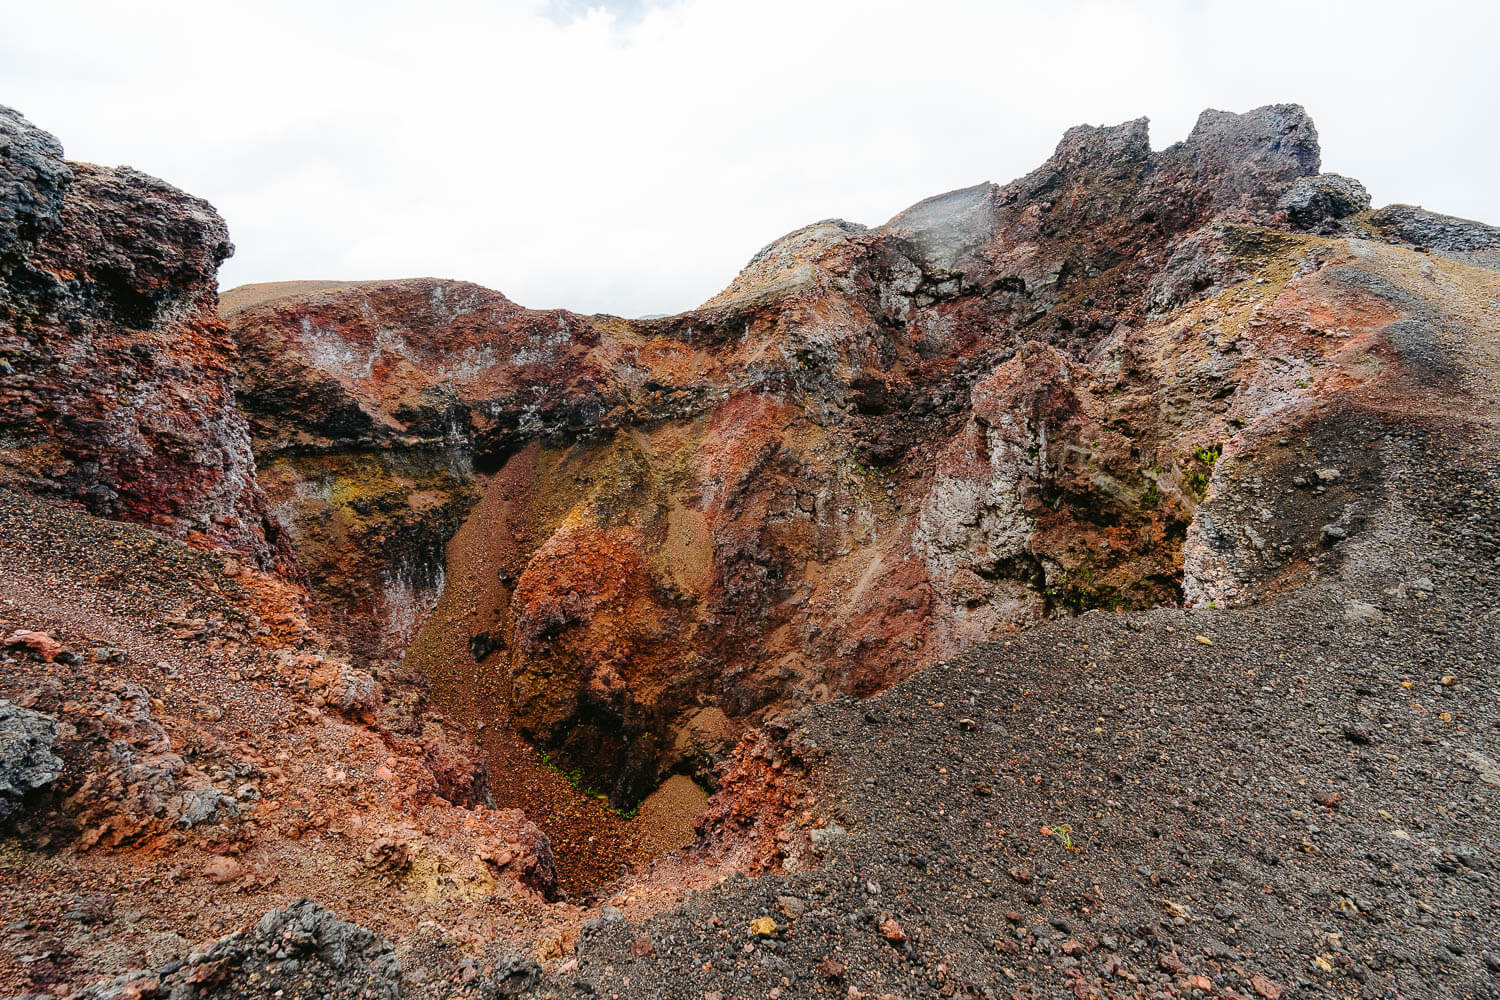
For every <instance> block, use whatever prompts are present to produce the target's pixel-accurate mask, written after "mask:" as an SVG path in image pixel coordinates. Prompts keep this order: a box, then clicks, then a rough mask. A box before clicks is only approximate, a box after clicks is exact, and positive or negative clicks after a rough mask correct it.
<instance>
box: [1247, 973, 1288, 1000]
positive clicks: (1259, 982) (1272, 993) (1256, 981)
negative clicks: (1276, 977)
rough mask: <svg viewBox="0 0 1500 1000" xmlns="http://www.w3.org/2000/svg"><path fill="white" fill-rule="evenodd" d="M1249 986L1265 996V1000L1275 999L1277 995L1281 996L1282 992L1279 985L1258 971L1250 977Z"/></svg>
mask: <svg viewBox="0 0 1500 1000" xmlns="http://www.w3.org/2000/svg"><path fill="white" fill-rule="evenodd" d="M1250 988H1251V989H1253V990H1255V992H1256V993H1259V994H1260V995H1261V996H1263V997H1265V998H1266V1000H1277V997H1279V996H1281V994H1282V992H1283V990H1282V988H1281V987H1280V986H1278V985H1276V983H1274V982H1273V981H1271V980H1270V979H1267V978H1266V977H1265V976H1264V975H1262V974H1261V973H1259V972H1257V973H1255V975H1253V976H1251V977H1250Z"/></svg>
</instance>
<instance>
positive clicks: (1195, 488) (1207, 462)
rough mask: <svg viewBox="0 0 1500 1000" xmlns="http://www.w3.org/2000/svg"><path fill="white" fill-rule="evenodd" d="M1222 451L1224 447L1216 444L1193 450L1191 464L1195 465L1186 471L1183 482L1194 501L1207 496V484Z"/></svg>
mask: <svg viewBox="0 0 1500 1000" xmlns="http://www.w3.org/2000/svg"><path fill="white" fill-rule="evenodd" d="M1223 451H1224V446H1223V445H1218V444H1212V445H1209V446H1208V447H1206V448H1195V449H1193V462H1194V463H1196V467H1195V468H1192V469H1190V470H1188V473H1187V476H1186V477H1185V482H1186V485H1187V488H1188V491H1189V492H1190V493H1192V494H1193V496H1194V497H1195V498H1196V499H1198V500H1202V499H1203V498H1204V497H1206V496H1207V495H1208V482H1209V480H1210V479H1212V478H1213V474H1214V464H1215V463H1217V462H1218V461H1219V456H1220V455H1221V454H1223Z"/></svg>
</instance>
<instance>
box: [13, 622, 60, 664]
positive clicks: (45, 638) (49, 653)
mask: <svg viewBox="0 0 1500 1000" xmlns="http://www.w3.org/2000/svg"><path fill="white" fill-rule="evenodd" d="M5 648H6V649H24V650H27V651H29V652H30V653H31V654H32V655H34V656H35V657H36V658H37V659H39V660H41V661H42V662H43V663H51V662H52V661H53V660H55V659H57V655H58V654H59V653H61V652H62V651H63V645H62V643H60V642H58V641H57V640H56V639H54V638H52V637H51V636H50V635H48V634H47V633H45V632H33V631H30V630H28V629H17V630H16V631H14V632H12V633H11V634H10V635H8V636H6V637H5Z"/></svg>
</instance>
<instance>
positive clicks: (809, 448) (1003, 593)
mask: <svg viewBox="0 0 1500 1000" xmlns="http://www.w3.org/2000/svg"><path fill="white" fill-rule="evenodd" d="M1318 169H1319V151H1318V144H1317V136H1316V132H1315V130H1314V129H1313V126H1312V123H1311V122H1310V121H1309V120H1308V119H1307V117H1306V115H1305V114H1304V113H1303V112H1302V110H1301V109H1300V108H1298V107H1295V106H1274V107H1267V108H1262V109H1258V110H1256V111H1252V112H1249V113H1248V114H1244V115H1234V114H1227V113H1223V112H1205V113H1204V115H1203V116H1202V117H1201V118H1200V120H1199V122H1198V124H1197V126H1196V127H1195V128H1194V130H1193V132H1192V134H1191V135H1190V136H1189V137H1188V138H1187V140H1186V141H1184V142H1182V143H1179V144H1177V145H1175V146H1172V147H1170V148H1168V149H1166V150H1163V151H1161V152H1159V153H1158V152H1152V150H1151V148H1150V145H1149V142H1148V135H1147V128H1146V123H1145V121H1144V120H1141V121H1135V122H1129V123H1126V124H1124V125H1120V126H1116V127H1112V128H1091V127H1083V128H1077V129H1073V130H1071V131H1070V132H1068V133H1067V135H1066V136H1065V137H1064V138H1063V140H1062V142H1061V143H1060V144H1059V146H1058V148H1057V151H1056V153H1055V154H1054V155H1053V157H1052V158H1051V159H1050V160H1048V162H1047V163H1046V164H1044V165H1043V166H1042V167H1040V168H1039V169H1038V170H1036V171H1034V172H1033V173H1031V174H1029V175H1027V176H1026V177H1024V178H1022V179H1020V180H1018V181H1015V182H1013V183H1011V184H1009V185H1005V186H1003V187H1002V186H996V185H988V184H987V185H981V186H978V187H974V188H968V189H964V190H961V191H956V192H952V193H950V194H947V195H942V196H939V197H937V198H933V199H929V200H928V201H925V202H922V203H920V204H918V205H916V206H914V207H912V208H911V209H909V210H907V211H905V212H903V213H901V214H900V215H898V216H896V217H895V218H894V219H892V220H891V221H890V222H889V223H887V224H886V225H884V226H881V227H878V228H875V229H866V228H864V227H862V226H857V225H854V224H851V223H846V222H842V221H838V220H833V221H828V222H822V223H818V224H816V225H813V226H809V227H806V228H804V229H802V230H798V231H797V232H795V233H792V234H790V235H789V236H787V237H785V238H783V239H782V240H779V241H777V242H776V243H773V244H772V245H770V246H768V247H767V248H766V249H764V250H762V251H761V252H760V253H759V254H757V255H756V257H755V258H754V259H753V260H752V261H751V263H750V265H749V266H747V267H746V269H745V270H744V271H743V272H742V273H741V274H740V276H739V277H738V278H737V279H736V280H735V281H734V282H733V283H732V284H731V285H730V286H729V287H728V288H727V289H725V290H724V291H723V292H722V293H720V294H719V295H717V296H715V297H714V298H713V299H711V300H710V301H709V302H707V303H706V304H705V305H704V306H703V307H702V308H700V309H698V310H695V311H692V312H689V313H684V314H682V315H679V316H673V317H667V318H662V319H654V320H639V321H629V320H623V319H618V318H615V317H608V316H590V317H585V316H578V315H574V314H571V313H567V312H561V311H552V312H537V311H531V310H526V309H522V308H520V307H519V306H516V305H515V304H514V303H511V302H510V301H509V300H507V299H505V298H504V297H503V296H501V295H499V294H498V293H495V292H490V291H487V290H485V289H482V288H478V287H475V286H472V285H466V284H462V283H457V282H445V281H437V280H415V281H404V282H389V283H367V284H358V285H349V284H347V283H346V284H330V285H326V286H318V285H311V284H308V283H300V284H299V285H296V286H262V287H259V288H249V289H244V290H239V291H237V292H236V293H233V296H231V297H230V298H228V299H227V300H226V301H227V304H228V305H229V309H228V316H229V322H230V325H231V327H232V329H233V330H234V333H235V336H236V338H237V340H238V342H239V345H240V349H241V352H242V355H243V358H244V359H245V360H244V364H245V368H244V376H243V388H242V402H243V405H244V408H245V410H246V412H247V413H248V414H249V415H250V423H251V429H252V434H253V437H254V440H255V448H256V451H257V454H258V455H259V456H260V458H261V464H262V481H263V483H264V485H265V488H266V490H267V493H268V494H269V496H270V497H271V499H272V502H273V505H274V506H275V508H276V510H277V511H278V512H279V518H280V523H281V524H282V525H284V528H285V531H286V534H287V536H288V537H289V538H290V539H291V542H292V545H293V547H294V548H295V549H296V551H297V554H298V560H299V565H301V566H302V568H303V570H304V571H305V572H306V573H307V574H308V576H309V579H310V580H311V581H312V582H313V585H314V586H315V587H317V588H320V589H321V592H322V594H323V596H324V597H326V598H327V599H328V600H329V601H330V602H332V605H333V606H334V607H336V608H338V609H340V612H339V613H340V614H341V615H342V616H343V618H344V621H345V625H346V626H347V627H348V628H349V629H350V631H351V642H352V643H353V644H354V645H355V646H356V647H357V648H358V649H360V650H361V651H363V652H364V653H365V654H366V655H370V656H377V657H378V656H394V655H398V654H399V653H400V652H401V650H402V649H403V648H405V647H406V646H407V644H408V642H409V643H410V653H409V662H410V663H413V664H418V665H420V666H421V667H422V669H424V670H426V671H427V672H428V673H430V674H431V675H433V676H434V677H435V678H436V679H437V680H438V682H439V685H440V688H441V689H442V690H444V691H446V692H448V696H449V697H451V698H452V699H453V703H454V704H455V705H459V706H460V707H462V708H463V710H465V711H467V712H470V713H472V714H474V715H476V716H478V717H479V718H481V719H489V720H491V721H494V720H500V721H501V722H503V723H506V724H512V723H513V724H514V725H515V726H516V727H517V728H518V729H519V731H520V732H521V733H523V734H524V735H525V736H526V737H527V738H528V739H530V740H532V741H534V742H536V743H538V744H540V745H543V746H545V747H548V748H553V749H556V750H558V751H560V752H561V754H562V756H563V758H564V759H565V760H566V761H567V762H568V763H569V765H570V766H571V765H577V766H580V767H581V768H582V769H583V770H584V771H585V772H586V773H587V774H588V775H590V776H591V781H592V782H593V783H594V785H595V787H598V788H602V789H604V790H606V791H608V792H609V793H610V795H611V796H612V797H613V799H614V801H615V802H616V803H617V804H628V803H630V802H633V801H635V800H637V799H638V798H639V796H640V795H641V794H642V792H643V791H644V790H645V789H648V788H650V787H651V786H652V785H653V784H654V783H655V782H656V781H657V780H659V779H660V778H661V777H662V776H663V775H665V774H666V773H668V772H670V771H672V770H696V771H697V772H698V773H699V774H701V775H704V776H709V774H710V769H711V766H712V763H713V762H714V761H715V760H717V759H719V758H720V757H721V756H722V755H723V753H724V752H725V750H726V748H727V747H728V746H729V745H731V744H732V743H733V741H734V738H735V736H736V734H737V732H738V730H739V728H740V726H741V725H742V724H744V723H745V722H747V721H750V720H754V719H756V718H760V717H763V716H764V715H766V714H767V713H769V712H774V711H777V710H780V709H783V708H786V707H790V706H795V705H797V704H799V703H802V702H805V701H808V700H816V699H822V698H826V697H828V696H830V695H831V694H834V693H838V692H849V693H855V694H865V693H869V692H871V691H874V690H877V689H879V688H881V687H884V686H886V685H888V684H890V683H892V682H893V681H895V680H896V679H899V678H901V677H904V676H906V675H907V674H910V673H911V672H913V671H914V670H916V669H918V668H919V667H921V666H923V665H924V664H927V663H930V662H933V661H934V660H936V659H939V658H944V657H947V656H951V655H953V654H954V653H956V652H958V651H959V650H961V649H963V648H965V647H967V646H968V645H970V644H972V643H974V642H975V641H978V640H982V639H987V638H992V637H994V636H996V635H997V634H999V633H1002V632H1004V631H1005V630H1007V629H1015V628H1018V627H1021V626H1024V625H1026V624H1028V623H1031V622H1034V621H1037V620H1039V619H1041V618H1044V617H1047V616H1051V615H1057V614H1066V613H1072V612H1078V611H1086V610H1089V609H1093V608H1131V607H1139V606H1144V605H1151V604H1159V603H1178V602H1181V601H1184V600H1186V601H1189V602H1200V603H1207V602H1215V603H1234V602H1247V601H1251V600H1254V599H1256V598H1257V597H1258V596H1261V595H1263V594H1265V593H1267V592H1269V591H1270V590H1273V589H1275V588H1277V587H1279V586H1285V585H1289V584H1291V583H1294V582H1296V581H1298V580H1301V579H1303V578H1305V577H1306V576H1308V575H1309V574H1314V573H1317V572H1318V571H1319V568H1320V567H1326V566H1328V565H1331V564H1332V563H1334V562H1336V561H1337V560H1338V558H1339V549H1338V545H1337V544H1336V543H1337V542H1339V541H1340V540H1341V539H1344V538H1347V537H1348V536H1349V534H1351V533H1353V532H1357V530H1358V525H1359V522H1360V518H1361V516H1362V515H1361V513H1360V510H1361V509H1362V508H1361V506H1360V505H1361V504H1363V503H1367V502H1368V497H1369V496H1370V495H1371V491H1372V490H1378V486H1377V485H1376V484H1377V483H1378V481H1379V479H1380V477H1381V475H1382V470H1381V466H1382V462H1381V460H1380V458H1379V457H1378V456H1373V455H1371V454H1369V453H1363V454H1356V453H1353V452H1350V453H1348V454H1347V455H1344V458H1345V459H1347V460H1346V461H1343V463H1342V468H1343V470H1344V471H1343V472H1341V473H1339V475H1340V476H1341V477H1342V478H1340V479H1338V480H1337V481H1334V480H1330V481H1328V482H1324V481H1322V480H1320V479H1318V478H1317V477H1318V475H1319V474H1320V473H1319V472H1318V469H1317V468H1316V466H1317V465H1318V463H1327V464H1338V462H1337V461H1336V460H1337V459H1338V458H1339V455H1338V454H1333V453H1332V452H1330V451H1329V449H1330V448H1331V449H1333V452H1338V451H1339V448H1338V446H1337V445H1338V429H1337V428H1338V426H1339V424H1338V415H1337V413H1338V411H1340V410H1343V409H1347V408H1350V407H1381V406H1390V405H1396V404H1395V403H1394V402H1393V400H1396V399H1401V400H1406V401H1407V402H1403V403H1402V404H1401V405H1405V406H1414V407H1418V408H1420V407H1421V406H1424V405H1435V404H1433V399H1434V398H1435V396H1428V397H1427V402H1426V403H1422V402H1411V401H1410V400H1411V399H1412V398H1415V397H1413V396H1412V394H1413V393H1416V394H1417V396H1418V397H1420V396H1421V394H1422V392H1423V391H1425V389H1430V388H1432V387H1433V386H1434V385H1435V384H1436V382H1441V383H1442V392H1443V393H1447V392H1452V391H1458V389H1457V387H1458V386H1460V385H1461V383H1462V382H1463V378H1464V373H1463V372H1462V371H1461V370H1459V368H1461V365H1459V363H1458V362H1456V361H1455V360H1454V355H1453V354H1452V352H1451V351H1450V352H1445V351H1444V348H1443V343H1444V338H1450V339H1451V337H1453V336H1458V335H1461V331H1462V330H1463V329H1464V327H1465V325H1466V324H1467V325H1468V326H1472V324H1473V323H1475V322H1479V323H1492V322H1493V320H1492V318H1488V317H1490V316H1491V315H1492V313H1485V312H1484V310H1482V309H1476V308H1475V307H1476V304H1477V303H1480V302H1482V301H1483V300H1484V296H1485V295H1487V294H1489V291H1488V289H1489V288H1490V287H1491V285H1492V283H1493V273H1492V272H1490V271H1486V270H1482V269H1480V268H1479V267H1477V266H1476V265H1482V264H1483V262H1484V259H1485V258H1484V254H1486V253H1488V252H1492V250H1493V248H1494V247H1495V246H1500V241H1497V240H1496V238H1495V237H1496V232H1495V230H1492V229H1489V228H1488V227H1482V226H1477V225H1475V224H1468V223H1460V222H1458V221H1457V220H1446V221H1444V220H1442V219H1441V217H1436V216H1432V215H1431V214H1430V213H1422V212H1421V211H1420V210H1415V209H1406V208H1398V209H1386V210H1383V212H1382V213H1379V214H1377V215H1375V216H1371V215H1370V213H1369V212H1368V211H1367V209H1368V207H1369V199H1368V195H1367V194H1366V193H1365V192H1364V190H1363V188H1362V187H1360V186H1359V185H1358V183H1357V182H1354V181H1350V180H1348V179H1347V178H1342V177H1338V176H1336V175H1320V174H1319V173H1318ZM1429 234H1432V235H1429ZM1418 241H1420V242H1421V244H1422V249H1424V250H1425V249H1433V250H1437V251H1440V252H1442V251H1451V252H1447V253H1446V256H1444V257H1442V258H1436V257H1427V256H1421V255H1418V254H1414V253H1413V252H1412V251H1411V249H1410V248H1409V247H1406V246H1401V245H1398V244H1409V245H1412V246H1415V245H1417V244H1418ZM1476 317H1477V318H1476ZM1455 366H1457V367H1455ZM1424 387H1425V389H1424ZM1475 391H1479V390H1475ZM1483 391H1488V390H1483ZM1294 439H1295V442H1296V443H1295V444H1294V443H1291V442H1292V441H1293V440H1294ZM1282 442H1286V443H1282ZM1314 442H1322V444H1321V445H1315V444H1314ZM1320 448H1321V450H1320ZM1346 451H1347V449H1346ZM1330 455H1332V457H1329V456H1330ZM1298 482H1300V483H1301V484H1302V485H1296V484H1297V483H1298ZM1361 498H1365V499H1361ZM465 512H469V513H468V515H467V517H468V519H467V521H466V522H465V523H464V524H463V527H461V528H459V530H458V532H457V534H456V535H454V534H453V528H454V527H455V526H457V525H458V524H459V522H460V521H461V520H463V518H464V516H465ZM450 535H452V540H451V541H450V542H449V543H448V545H447V550H446V552H443V551H442V549H441V546H442V543H443V541H444V540H446V539H448V538H449V537H450ZM413 608H415V609H416V611H415V612H413ZM428 608H432V609H433V611H432V613H431V615H430V616H428V615H427V614H426V610H427V609H428ZM368 616H373V618H374V623H373V624H371V625H368V626H367V625H364V624H362V623H363V622H365V621H366V619H367V617H368ZM423 621H425V626H423V625H422V623H423Z"/></svg>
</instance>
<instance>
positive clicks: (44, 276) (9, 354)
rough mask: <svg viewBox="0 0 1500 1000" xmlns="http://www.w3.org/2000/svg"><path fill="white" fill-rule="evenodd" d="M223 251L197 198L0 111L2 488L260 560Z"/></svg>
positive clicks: (263, 560)
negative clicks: (223, 307)
mask: <svg viewBox="0 0 1500 1000" xmlns="http://www.w3.org/2000/svg"><path fill="white" fill-rule="evenodd" d="M233 250H234V248H233V246H232V245H231V244H230V242H229V234H228V230H227V229H226V228H225V225H224V221H223V220H222V219H220V218H219V216H218V214H217V213H216V212H215V211H214V210H213V208H212V207H211V206H210V205H209V204H208V203H207V202H204V201H201V200H199V199H197V198H194V197H191V196H190V195H187V194H184V193H183V192H181V191H178V190H177V189H176V188H173V187H171V186H169V185H167V184H164V183H162V182H161V181H159V180H157V179H155V178H154V177H148V176H147V175H145V174H142V173H139V172H137V171H135V170H131V169H130V168H128V167H120V168H117V169H109V168H106V167H98V166H94V165H93V164H86V163H72V164H70V163H67V162H65V161H64V160H63V157H62V147H61V146H60V145H59V144H58V142H57V140H56V139H54V138H52V137H51V136H50V135H48V134H46V133H45V132H42V131H40V130H39V129H37V128H35V127H33V126H32V125H31V124H30V123H28V122H27V121H26V120H25V119H24V118H22V117H21V116H20V115H19V114H17V113H16V112H14V111H11V110H10V109H8V108H0V481H3V482H5V483H7V484H9V485H12V486H19V487H20V488H22V489H26V490H28V491H30V492H33V493H35V494H38V495H41V496H47V497H55V498H59V499H64V500H68V501H71V502H75V503H78V504H80V505H82V506H83V507H85V508H86V509H87V510H89V511H90V512H92V513H95V514H99V515H102V516H106V517H113V518H121V519H125V520H132V521H141V522H144V523H149V524H153V525H156V526H157V527H159V528H161V529H163V530H166V531H168V532H170V533H172V534H174V535H177V536H179V537H185V538H198V539H202V540H203V542H204V543H205V544H217V545H227V546H229V547H231V548H234V549H237V550H239V551H241V552H243V553H245V554H246V555H249V556H251V557H252V558H254V559H255V560H256V561H257V562H259V563H260V564H262V565H270V564H272V563H273V562H274V561H275V557H276V544H275V543H276V539H275V537H274V533H273V537H271V538H268V537H267V535H266V524H267V522H266V520H265V505H264V499H263V497H262V496H261V493H260V489H259V487H258V486H257V485H256V481H255V460H254V456H253V455H252V454H251V451H250V439H249V435H248V434H247V433H246V428H245V422H244V418H243V417H242V416H241V414H240V411H239V408H238V406H237V405H236V402H235V397H234V391H233V380H234V346H233V343H232V341H231V340H230V338H229V336H228V335H227V333H226V331H225V328H224V325H223V322H222V321H221V320H220V318H219V316H218V310H217V298H216V290H217V280H216V272H217V270H218V267H219V264H220V263H222V262H223V261H224V259H225V258H226V257H228V256H229V255H230V254H231V253H232V252H233Z"/></svg>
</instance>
